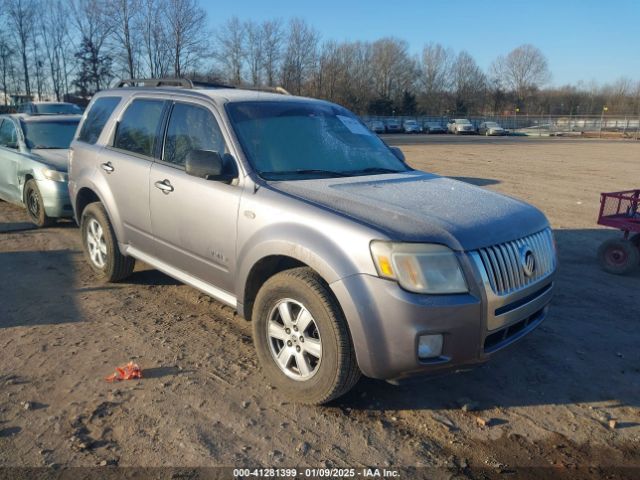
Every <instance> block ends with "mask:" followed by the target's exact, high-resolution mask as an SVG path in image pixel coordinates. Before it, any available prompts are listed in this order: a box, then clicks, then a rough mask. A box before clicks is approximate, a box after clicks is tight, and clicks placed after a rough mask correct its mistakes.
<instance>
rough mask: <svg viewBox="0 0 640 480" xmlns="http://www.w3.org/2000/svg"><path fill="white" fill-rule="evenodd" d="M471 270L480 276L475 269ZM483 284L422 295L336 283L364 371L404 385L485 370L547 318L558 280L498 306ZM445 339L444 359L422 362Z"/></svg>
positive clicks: (364, 282)
mask: <svg viewBox="0 0 640 480" xmlns="http://www.w3.org/2000/svg"><path fill="white" fill-rule="evenodd" d="M466 269H473V270H476V266H475V265H474V264H473V263H472V262H469V263H467V266H466V267H465V270H466ZM473 278H476V279H480V280H478V282H477V284H475V285H472V286H471V291H470V293H468V294H461V295H421V294H415V293H411V292H407V291H405V290H403V289H402V288H400V287H399V286H398V284H397V283H396V282H394V281H389V280H384V279H381V278H378V277H373V276H370V275H353V276H350V277H347V278H344V279H342V280H339V281H337V282H334V283H332V284H331V288H332V290H333V292H334V294H335V295H336V297H337V299H338V301H339V302H340V305H341V306H342V309H343V311H344V314H345V316H346V318H347V321H348V324H349V328H350V331H351V335H352V339H353V343H354V347H355V351H356V356H357V360H358V364H359V366H360V369H361V370H362V373H363V374H364V375H366V376H368V377H372V378H378V379H385V380H400V379H404V378H407V377H411V376H415V375H422V374H433V373H438V372H443V371H449V370H463V369H466V368H468V367H470V366H472V365H476V364H479V363H483V362H485V361H486V360H488V359H489V358H490V357H491V356H492V355H493V354H494V353H495V352H497V351H498V350H501V349H503V348H504V347H507V346H508V345H511V344H512V343H514V342H516V341H517V340H519V339H521V338H522V337H524V336H525V335H526V334H528V333H530V332H531V331H533V330H534V329H535V328H536V327H537V326H538V325H540V323H542V321H543V320H544V318H545V317H546V315H547V312H548V304H549V302H550V300H551V295H552V291H553V282H552V276H549V277H547V278H546V279H544V280H543V281H541V282H538V283H536V284H535V285H531V286H530V287H529V288H527V289H524V290H522V291H520V292H518V293H517V295H512V296H509V297H502V298H501V299H496V298H495V297H492V296H491V292H490V287H489V288H487V287H488V285H487V284H485V283H484V281H483V280H482V275H481V273H480V272H479V271H475V272H474V274H473ZM425 334H442V335H443V338H444V342H443V349H442V354H441V356H440V357H437V358H433V359H428V360H422V359H419V358H418V353H417V346H418V337H419V336H420V335H425Z"/></svg>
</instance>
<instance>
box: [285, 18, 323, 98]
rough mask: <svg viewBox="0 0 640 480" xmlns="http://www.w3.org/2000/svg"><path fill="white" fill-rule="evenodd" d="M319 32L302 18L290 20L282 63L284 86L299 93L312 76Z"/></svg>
mask: <svg viewBox="0 0 640 480" xmlns="http://www.w3.org/2000/svg"><path fill="white" fill-rule="evenodd" d="M319 40H320V35H319V34H318V32H317V31H316V30H315V29H314V28H313V27H311V26H310V25H309V24H307V23H306V22H305V21H304V20H302V19H300V18H293V19H291V21H290V22H289V35H288V37H287V46H286V50H285V55H284V61H283V65H282V83H283V85H284V88H286V89H287V90H289V91H291V92H293V93H294V94H296V95H299V94H301V93H302V91H303V86H304V84H305V83H306V81H307V80H308V79H309V78H310V76H311V74H312V72H313V68H314V67H315V64H316V58H317V54H318V42H319Z"/></svg>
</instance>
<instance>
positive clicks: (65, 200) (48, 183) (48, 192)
mask: <svg viewBox="0 0 640 480" xmlns="http://www.w3.org/2000/svg"><path fill="white" fill-rule="evenodd" d="M37 183H38V189H39V190H40V195H42V202H43V203H44V211H45V212H46V214H47V216H48V217H54V218H56V217H58V218H59V217H64V218H67V217H69V218H70V217H73V209H72V208H71V201H70V200H69V188H68V187H67V183H65V182H54V181H53V180H38V181H37Z"/></svg>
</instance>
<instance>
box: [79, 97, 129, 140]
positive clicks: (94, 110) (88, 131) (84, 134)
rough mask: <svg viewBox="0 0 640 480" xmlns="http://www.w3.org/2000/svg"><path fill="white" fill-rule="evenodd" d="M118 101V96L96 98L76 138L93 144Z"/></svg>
mask: <svg viewBox="0 0 640 480" xmlns="http://www.w3.org/2000/svg"><path fill="white" fill-rule="evenodd" d="M119 103H120V97H102V98H99V99H97V100H96V101H95V102H94V104H93V105H92V106H91V109H90V110H89V112H88V113H87V118H86V120H85V121H84V123H83V124H82V129H81V130H80V135H78V140H80V141H81V142H86V143H91V144H94V143H96V142H97V141H98V137H99V136H100V134H101V133H102V129H103V128H104V126H105V125H106V124H107V121H108V120H109V117H110V116H111V114H112V113H113V111H114V110H115V108H116V107H117V106H118V104H119Z"/></svg>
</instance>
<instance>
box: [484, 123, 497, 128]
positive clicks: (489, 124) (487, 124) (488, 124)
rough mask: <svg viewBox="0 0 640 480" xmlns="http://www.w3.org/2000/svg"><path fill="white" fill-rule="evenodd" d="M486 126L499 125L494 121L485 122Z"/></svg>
mask: <svg viewBox="0 0 640 480" xmlns="http://www.w3.org/2000/svg"><path fill="white" fill-rule="evenodd" d="M485 126H486V127H499V126H500V125H498V124H497V123H496V122H487V123H485Z"/></svg>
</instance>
